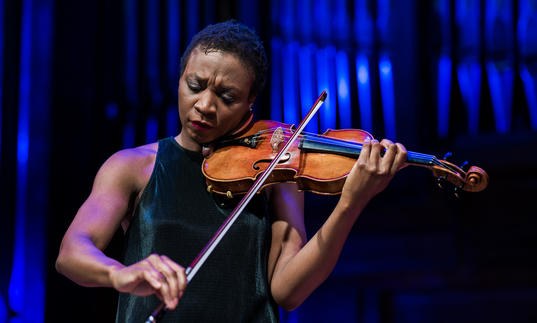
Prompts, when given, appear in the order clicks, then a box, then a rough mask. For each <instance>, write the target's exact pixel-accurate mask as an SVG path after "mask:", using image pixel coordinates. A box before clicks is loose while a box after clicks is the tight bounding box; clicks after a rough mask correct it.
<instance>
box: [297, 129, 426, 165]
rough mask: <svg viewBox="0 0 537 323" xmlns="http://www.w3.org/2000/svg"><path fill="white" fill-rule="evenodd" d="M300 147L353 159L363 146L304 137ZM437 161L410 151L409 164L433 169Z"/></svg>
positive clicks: (354, 143)
mask: <svg viewBox="0 0 537 323" xmlns="http://www.w3.org/2000/svg"><path fill="white" fill-rule="evenodd" d="M298 147H299V148H300V149H302V150H304V151H307V152H317V153H331V154H338V155H341V156H347V157H352V158H356V159H357V158H358V156H360V152H361V151H362V144H361V143H356V142H351V141H345V140H339V139H333V138H327V137H320V136H319V137H311V138H310V137H308V136H304V137H302V139H301V141H300V143H299V145H298ZM385 152H386V150H385V149H383V150H382V151H381V153H380V154H381V156H384V153H385ZM436 161H437V158H436V157H435V156H433V155H427V154H422V153H417V152H413V151H409V152H408V154H407V160H406V162H407V164H412V165H416V166H425V167H431V166H434V165H435V163H436Z"/></svg>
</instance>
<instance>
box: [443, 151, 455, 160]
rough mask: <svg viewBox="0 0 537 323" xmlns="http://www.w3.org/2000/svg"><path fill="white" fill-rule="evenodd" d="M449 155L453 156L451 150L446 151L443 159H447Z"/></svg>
mask: <svg viewBox="0 0 537 323" xmlns="http://www.w3.org/2000/svg"><path fill="white" fill-rule="evenodd" d="M451 156H453V153H452V152H451V151H448V152H447V153H446V154H445V155H444V157H442V159H443V160H448V159H449V158H450V157H451Z"/></svg>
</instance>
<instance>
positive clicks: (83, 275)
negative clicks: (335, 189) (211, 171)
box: [56, 21, 406, 322]
mask: <svg viewBox="0 0 537 323" xmlns="http://www.w3.org/2000/svg"><path fill="white" fill-rule="evenodd" d="M267 69H268V68H267V59H266V55H265V51H264V48H263V46H262V44H261V42H260V40H259V38H258V37H257V35H256V34H255V33H254V32H253V31H252V30H250V29H249V28H247V27H245V26H244V25H241V24H240V23H237V22H235V21H227V22H223V23H219V24H215V25H210V26H207V27H206V28H205V29H203V30H202V31H200V32H199V33H198V34H197V35H196V36H195V37H194V38H193V39H192V41H191V43H190V44H189V46H188V48H187V49H186V51H185V53H184V54H183V56H182V58H181V69H180V80H179V85H178V108H179V116H180V119H181V126H182V127H181V130H180V133H179V134H178V135H177V136H175V137H170V138H166V139H162V140H159V141H158V142H155V143H150V144H147V145H144V146H140V147H136V148H132V149H125V150H121V151H119V152H117V153H115V154H113V155H112V156H111V157H110V158H109V159H108V160H106V161H105V162H104V164H103V165H102V167H101V168H100V169H99V171H98V173H97V175H96V177H95V181H94V184H93V188H92V190H91V193H90V195H89V197H88V198H87V200H86V201H85V202H84V203H83V204H82V206H81V207H80V209H79V210H78V212H77V214H76V216H75V218H74V220H73V221H72V223H71V225H70V226H69V228H68V230H67V232H66V233H65V236H64V238H63V241H62V244H61V247H60V251H59V255H58V258H57V261H56V268H57V270H58V271H59V272H60V273H62V274H63V275H65V276H67V277H68V278H70V279H71V280H73V281H74V282H76V283H77V284H80V285H83V286H91V287H93V286H101V287H111V288H114V289H116V290H117V291H119V293H120V296H119V304H118V311H117V316H116V321H117V322H142V321H144V320H145V319H146V318H147V316H148V314H150V313H151V311H152V310H153V309H154V308H155V307H156V306H158V304H159V303H161V302H163V303H164V304H165V306H166V308H167V309H168V311H167V312H166V314H165V315H164V316H163V317H162V320H159V322H277V321H279V318H278V313H279V311H278V306H280V307H282V308H283V309H285V310H293V309H295V308H297V307H298V306H299V305H300V304H301V303H302V302H303V301H304V300H305V299H306V298H307V297H308V296H309V295H310V294H311V293H312V292H313V290H314V289H315V288H317V287H318V286H319V285H320V284H321V283H322V282H323V281H324V280H325V279H326V278H327V277H328V275H329V274H330V272H331V271H332V269H333V268H334V266H335V264H336V261H337V259H338V257H339V254H340V252H341V249H342V247H343V244H344V243H345V240H346V238H347V236H348V234H349V231H350V230H351V228H352V226H353V224H354V223H355V221H356V220H357V218H358V216H359V215H360V213H361V211H362V210H363V209H364V207H365V206H366V204H367V203H368V202H369V201H370V200H371V199H372V198H373V197H374V196H375V195H377V194H378V193H379V192H381V191H382V190H383V189H384V188H385V187H386V186H387V185H388V183H389V182H390V180H391V179H392V177H393V176H394V175H395V173H397V171H398V170H399V169H401V168H402V167H403V165H404V162H405V160H406V150H405V148H404V147H403V146H402V145H401V144H399V143H397V144H395V143H392V142H391V141H389V140H387V139H384V140H382V141H381V142H379V141H377V140H370V141H369V142H366V143H364V145H363V148H362V152H361V154H360V156H359V158H358V160H357V162H356V163H355V165H354V167H353V169H352V171H351V172H350V174H349V175H348V178H347V180H346V182H345V185H344V187H343V190H342V193H341V197H340V199H339V201H338V203H337V205H336V207H335V208H334V210H333V211H332V213H331V214H327V215H326V216H327V219H326V222H325V223H324V224H323V225H322V226H321V227H320V229H319V230H318V231H317V232H316V233H315V235H313V236H312V238H311V239H310V240H309V241H307V239H306V232H305V225H304V205H303V204H304V196H303V193H301V192H299V191H298V190H297V186H296V184H294V183H283V184H275V185H271V186H269V187H267V188H266V189H264V191H263V192H262V194H257V196H256V197H255V199H254V201H252V202H251V203H250V204H249V205H248V207H247V209H246V211H245V212H243V214H241V216H240V217H239V218H238V220H237V222H236V223H235V224H234V225H233V227H232V228H231V229H230V230H229V233H228V234H227V235H226V236H225V237H224V238H223V239H222V242H221V243H220V244H219V245H218V246H217V247H216V248H215V250H214V252H213V254H212V255H211V256H210V257H209V258H208V259H207V261H206V263H205V265H204V266H203V267H202V268H201V269H200V270H199V273H198V274H197V276H196V277H195V279H193V280H192V282H190V283H189V284H188V288H187V282H186V275H185V267H186V266H187V265H188V264H189V263H190V262H191V261H192V260H193V258H194V257H195V256H196V255H197V254H198V252H199V251H200V249H201V248H203V247H204V245H205V243H206V242H207V240H208V239H210V238H211V236H212V235H213V234H214V232H215V231H216V230H217V229H218V227H219V225H220V224H221V223H222V222H223V221H224V219H225V218H226V215H227V214H228V213H229V208H230V207H231V206H230V205H229V204H230V203H232V202H229V201H225V199H221V198H220V199H219V198H216V197H215V196H214V195H213V194H211V193H209V192H208V191H207V186H206V184H205V178H204V176H203V174H202V172H201V164H202V161H203V158H204V156H203V150H204V149H203V148H204V147H207V146H210V144H211V143H213V142H216V141H217V140H218V139H219V138H221V137H224V136H228V135H230V134H232V133H234V132H236V131H237V130H238V129H240V128H241V127H243V126H244V124H245V122H247V121H248V119H250V116H251V113H252V112H251V109H252V106H253V104H254V101H255V98H256V96H257V95H258V94H259V92H260V91H261V89H262V87H263V85H264V83H265V79H266V73H267ZM383 149H386V152H385V153H384V154H383V155H382V156H381V150H383ZM120 227H121V228H122V229H123V231H124V232H125V253H124V259H121V260H116V259H112V258H110V257H108V256H106V255H105V254H104V253H103V251H102V250H104V249H105V248H106V246H107V245H108V243H109V242H110V240H111V238H112V236H113V235H114V233H115V232H116V230H118V229H119V228H120Z"/></svg>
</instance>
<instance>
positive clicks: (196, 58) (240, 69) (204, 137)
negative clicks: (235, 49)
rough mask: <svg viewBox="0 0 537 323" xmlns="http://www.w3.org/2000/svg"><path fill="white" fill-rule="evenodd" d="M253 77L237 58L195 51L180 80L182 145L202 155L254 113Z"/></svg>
mask: <svg viewBox="0 0 537 323" xmlns="http://www.w3.org/2000/svg"><path fill="white" fill-rule="evenodd" d="M253 80H254V78H253V76H252V73H250V72H249V70H248V69H247V68H246V66H245V65H244V64H243V63H242V62H241V61H240V60H239V59H238V58H237V57H236V56H234V55H233V54H229V53H226V52H222V51H211V52H208V53H205V52H204V51H202V50H200V49H199V48H195V49H194V50H193V51H192V52H191V54H190V58H189V59H188V62H187V64H186V67H185V70H184V72H183V75H182V76H181V78H180V80H179V89H178V100H179V117H180V118H181V125H182V129H181V133H180V134H179V136H178V138H177V139H178V141H179V143H180V144H181V145H182V146H183V147H184V148H186V149H189V150H194V151H199V150H201V146H202V145H204V144H208V143H210V142H212V141H214V140H216V139H218V138H220V137H222V136H223V135H226V134H228V133H229V132H231V131H232V130H234V129H235V128H237V127H238V126H239V123H240V122H241V120H242V119H243V117H244V116H245V114H246V113H248V112H249V111H250V107H251V106H252V104H253V102H254V100H255V97H250V96H249V94H250V88H251V87H252V83H253Z"/></svg>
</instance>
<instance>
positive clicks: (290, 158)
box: [202, 120, 488, 197]
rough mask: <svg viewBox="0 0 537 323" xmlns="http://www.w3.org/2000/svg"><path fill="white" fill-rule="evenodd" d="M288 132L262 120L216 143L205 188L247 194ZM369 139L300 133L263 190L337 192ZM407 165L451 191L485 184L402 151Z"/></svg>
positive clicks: (472, 171)
mask: <svg viewBox="0 0 537 323" xmlns="http://www.w3.org/2000/svg"><path fill="white" fill-rule="evenodd" d="M293 131H294V128H293V126H289V125H286V124H283V123H280V122H276V121H266V120H262V121H257V122H255V123H252V124H251V125H250V126H249V127H247V128H246V129H245V130H244V131H243V133H241V134H240V135H238V136H236V137H234V138H230V139H224V140H222V141H220V142H219V143H217V144H216V145H215V147H214V151H213V152H212V153H211V154H210V155H209V156H208V157H206V158H205V160H204V161H203V164H202V172H203V174H204V175H205V177H206V179H207V185H208V190H209V191H211V192H214V193H217V194H225V195H227V196H229V197H231V196H233V195H235V194H243V193H245V192H247V191H248V190H249V188H250V187H251V186H252V183H253V182H254V181H255V180H256V178H257V177H258V176H259V174H261V173H262V172H263V171H264V170H265V169H266V168H267V166H268V165H269V163H270V162H271V161H272V159H273V158H274V157H275V156H276V155H277V154H278V152H279V150H280V148H281V146H282V145H283V143H284V142H285V140H286V138H287V137H288V136H289V134H290V133H292V132H293ZM372 138H373V137H372V136H371V134H369V133H368V132H366V131H364V130H355V129H347V130H328V131H326V132H325V133H324V134H322V135H301V137H300V138H299V139H298V140H296V141H295V142H294V143H293V144H292V146H291V147H290V148H289V149H288V151H287V152H286V153H285V155H283V156H282V158H281V159H280V161H279V163H278V164H277V165H276V168H275V169H274V170H273V172H272V173H271V174H270V176H269V177H268V179H267V180H266V182H265V183H264V185H263V187H266V186H268V185H272V184H276V183H283V182H295V183H296V184H297V185H298V188H299V190H302V191H311V192H314V193H318V194H330V195H332V194H339V193H341V190H342V188H343V184H344V183H345V179H346V177H347V175H348V174H349V172H350V170H351V169H352V167H353V165H354V163H355V162H356V159H357V158H358V156H359V154H360V151H361V148H362V143H363V142H364V141H365V140H366V139H372ZM407 163H408V164H411V165H416V166H422V167H427V168H430V169H431V170H432V171H433V175H434V176H435V177H437V178H439V179H441V180H445V181H448V182H451V183H452V184H453V185H454V186H455V188H456V190H464V191H471V192H477V191H481V190H483V189H484V188H485V187H486V186H487V184H488V176H487V174H486V172H485V171H484V170H482V169H481V168H479V167H476V166H472V167H470V168H469V170H468V171H467V172H465V171H464V170H462V169H461V168H459V167H457V166H455V165H453V164H451V163H448V162H446V161H444V160H440V159H437V158H436V157H435V156H432V155H426V154H421V153H415V152H408V159H407Z"/></svg>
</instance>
